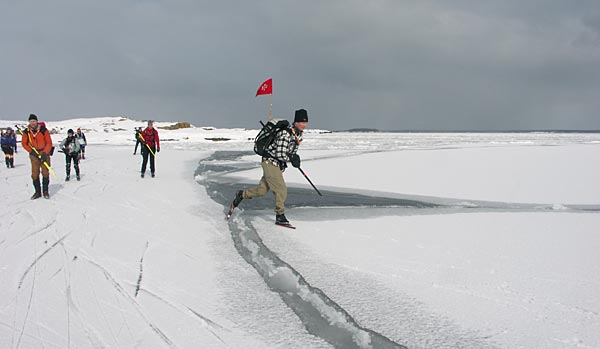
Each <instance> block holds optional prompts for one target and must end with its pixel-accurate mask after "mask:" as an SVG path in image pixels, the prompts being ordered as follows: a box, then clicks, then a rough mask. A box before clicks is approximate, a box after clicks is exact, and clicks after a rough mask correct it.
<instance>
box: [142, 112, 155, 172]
mask: <svg viewBox="0 0 600 349" xmlns="http://www.w3.org/2000/svg"><path fill="white" fill-rule="evenodd" d="M140 139H141V140H142V148H141V149H140V152H141V153H142V158H143V160H142V170H141V175H140V176H141V177H142V178H144V174H145V173H146V165H147V164H148V157H150V174H151V175H152V178H154V170H155V167H154V158H155V157H156V153H158V152H160V140H159V139H158V131H156V129H155V128H154V121H153V120H148V127H146V129H145V130H144V131H142V133H141V134H140Z"/></svg>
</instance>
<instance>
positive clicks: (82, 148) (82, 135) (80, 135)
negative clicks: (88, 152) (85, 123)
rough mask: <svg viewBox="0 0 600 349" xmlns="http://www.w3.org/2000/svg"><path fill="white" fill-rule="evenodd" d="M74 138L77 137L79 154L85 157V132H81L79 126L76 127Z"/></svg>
mask: <svg viewBox="0 0 600 349" xmlns="http://www.w3.org/2000/svg"><path fill="white" fill-rule="evenodd" d="M75 138H76V139H77V142H79V148H80V150H79V153H80V154H81V158H82V159H85V147H86V146H87V139H86V138H85V133H83V132H81V128H77V133H76V134H75Z"/></svg>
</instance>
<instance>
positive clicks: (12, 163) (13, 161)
mask: <svg viewBox="0 0 600 349" xmlns="http://www.w3.org/2000/svg"><path fill="white" fill-rule="evenodd" d="M10 167H11V168H15V158H10Z"/></svg>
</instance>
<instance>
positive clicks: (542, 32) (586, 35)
mask: <svg viewBox="0 0 600 349" xmlns="http://www.w3.org/2000/svg"><path fill="white" fill-rule="evenodd" d="M0 42H1V44H2V55H0V72H1V73H2V76H3V81H4V83H3V84H2V85H0V106H1V108H0V117H2V118H25V117H26V115H28V114H29V113H30V112H35V113H37V114H39V115H40V116H43V117H44V118H46V119H47V120H53V119H55V120H56V119H64V118H69V117H84V116H100V115H127V116H130V117H133V118H139V119H144V118H154V119H157V120H174V121H175V120H177V121H179V120H185V121H191V122H192V123H194V124H197V125H214V126H220V127H256V126H257V125H258V119H260V118H261V117H262V118H263V119H264V118H265V117H266V114H267V113H268V108H269V106H268V103H269V102H268V101H269V98H268V96H262V97H258V98H255V97H254V93H255V92H256V89H257V88H258V86H259V84H260V83H261V82H262V81H264V80H266V79H267V78H269V77H272V78H273V79H274V95H273V101H274V106H273V109H274V114H275V115H276V116H277V117H290V116H291V115H292V114H293V110H294V109H297V108H300V107H303V108H306V109H308V111H309V117H310V121H311V125H310V126H311V127H318V128H328V129H347V128H352V127H375V128H380V129H421V130H431V129H434V130H479V129H600V117H599V116H598V113H599V111H600V102H598V100H600V98H598V96H599V95H600V72H599V70H598V67H599V66H600V7H599V6H598V5H597V2H596V1H585V0H582V1H558V0H553V1H541V0H533V1H527V2H525V3H523V2H521V1H485V2H476V3H473V2H472V1H453V2H442V1H407V0H378V1H370V2H365V1H358V0H348V1H323V2H316V1H315V2H306V1H304V2H300V1H289V2H282V1H276V0H271V1H254V2H243V1H218V2H217V1H191V0H190V1H158V0H157V1H132V0H127V1H116V0H106V1H102V2H92V1H75V0H58V1H54V2H43V1H23V2H14V3H7V2H5V3H4V4H2V5H0Z"/></svg>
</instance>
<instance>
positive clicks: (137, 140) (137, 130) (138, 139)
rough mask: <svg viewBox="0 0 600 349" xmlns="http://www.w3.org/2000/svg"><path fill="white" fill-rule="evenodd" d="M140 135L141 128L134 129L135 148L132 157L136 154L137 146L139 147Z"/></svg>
mask: <svg viewBox="0 0 600 349" xmlns="http://www.w3.org/2000/svg"><path fill="white" fill-rule="evenodd" d="M141 133H142V128H141V127H136V128H135V148H134V149H133V155H135V153H137V148H138V145H140V143H142V139H141V138H140V134H141Z"/></svg>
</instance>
